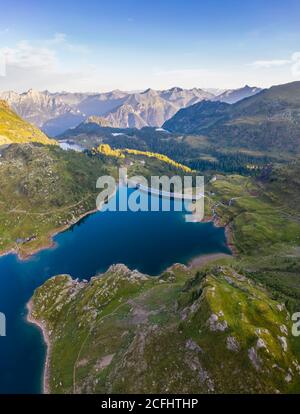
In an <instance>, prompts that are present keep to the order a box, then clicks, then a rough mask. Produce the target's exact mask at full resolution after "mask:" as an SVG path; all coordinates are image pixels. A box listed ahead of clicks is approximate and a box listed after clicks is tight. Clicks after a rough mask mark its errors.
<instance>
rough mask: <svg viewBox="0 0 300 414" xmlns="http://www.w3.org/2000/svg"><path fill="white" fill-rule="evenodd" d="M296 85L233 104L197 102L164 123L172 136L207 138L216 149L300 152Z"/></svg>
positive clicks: (299, 105)
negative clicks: (183, 135)
mask: <svg viewBox="0 0 300 414" xmlns="http://www.w3.org/2000/svg"><path fill="white" fill-rule="evenodd" d="M299 92H300V82H293V83H289V84H285V85H278V86H273V87H272V88H270V89H267V90H263V91H262V92H260V93H258V94H257V95H254V96H251V97H249V98H246V99H243V100H241V101H239V102H237V103H235V104H233V105H228V104H227V105H226V104H224V103H220V102H206V101H204V102H200V103H198V104H195V105H193V106H191V107H188V108H184V109H181V110H180V111H178V112H177V113H176V114H175V115H174V117H173V118H171V119H170V120H168V121H167V122H166V123H165V124H164V128H166V129H168V130H170V131H173V132H176V133H188V134H190V133H192V134H196V135H197V134H198V135H199V134H200V135H205V136H206V137H209V140H210V142H211V143H213V144H215V145H217V146H219V147H220V148H224V147H226V148H237V149H238V148H246V149H251V150H258V151H267V152H269V153H272V152H274V153H276V152H277V153H278V151H280V152H281V155H282V156H283V154H285V155H287V153H290V154H295V153H298V154H299V153H300V145H299V130H300V100H299Z"/></svg>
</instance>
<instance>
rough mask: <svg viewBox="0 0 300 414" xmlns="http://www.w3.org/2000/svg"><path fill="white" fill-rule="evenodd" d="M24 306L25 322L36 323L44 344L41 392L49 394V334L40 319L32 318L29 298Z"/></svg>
mask: <svg viewBox="0 0 300 414" xmlns="http://www.w3.org/2000/svg"><path fill="white" fill-rule="evenodd" d="M26 308H27V311H28V313H27V317H26V319H27V322H28V323H31V324H33V325H36V326H37V327H38V328H39V329H40V330H41V332H42V335H43V339H44V342H45V344H46V361H45V363H44V373H43V394H50V389H49V378H50V372H49V368H50V354H51V341H50V338H49V334H48V332H47V328H46V326H45V325H44V324H43V323H42V322H41V321H38V320H36V319H34V318H33V316H32V308H33V304H32V300H30V301H29V302H28V303H27V305H26Z"/></svg>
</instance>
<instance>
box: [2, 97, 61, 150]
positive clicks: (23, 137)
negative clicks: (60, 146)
mask: <svg viewBox="0 0 300 414" xmlns="http://www.w3.org/2000/svg"><path fill="white" fill-rule="evenodd" d="M25 142H39V143H41V144H45V145H51V144H55V143H56V141H54V140H52V139H49V138H48V137H47V136H46V135H45V134H44V133H43V132H42V131H40V130H39V129H38V128H37V127H35V126H34V125H31V124H30V123H29V122H26V121H24V120H23V119H22V118H20V117H19V116H18V115H17V114H16V113H15V112H14V111H12V110H11V109H10V107H9V105H8V104H7V102H6V101H1V100H0V146H1V145H8V144H11V143H19V144H23V143H25Z"/></svg>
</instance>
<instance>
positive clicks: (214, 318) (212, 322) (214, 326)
mask: <svg viewBox="0 0 300 414" xmlns="http://www.w3.org/2000/svg"><path fill="white" fill-rule="evenodd" d="M207 323H208V325H209V329H210V330H211V331H221V332H224V331H225V330H226V329H227V328H228V324H227V322H226V321H225V320H224V321H221V322H219V317H218V315H216V314H215V313H212V314H211V315H210V317H209V319H208V321H207Z"/></svg>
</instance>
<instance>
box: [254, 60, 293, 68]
mask: <svg viewBox="0 0 300 414" xmlns="http://www.w3.org/2000/svg"><path fill="white" fill-rule="evenodd" d="M289 63H291V60H289V59H274V60H256V61H255V62H252V63H251V66H255V67H256V68H274V67H280V66H285V65H288V64H289Z"/></svg>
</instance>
